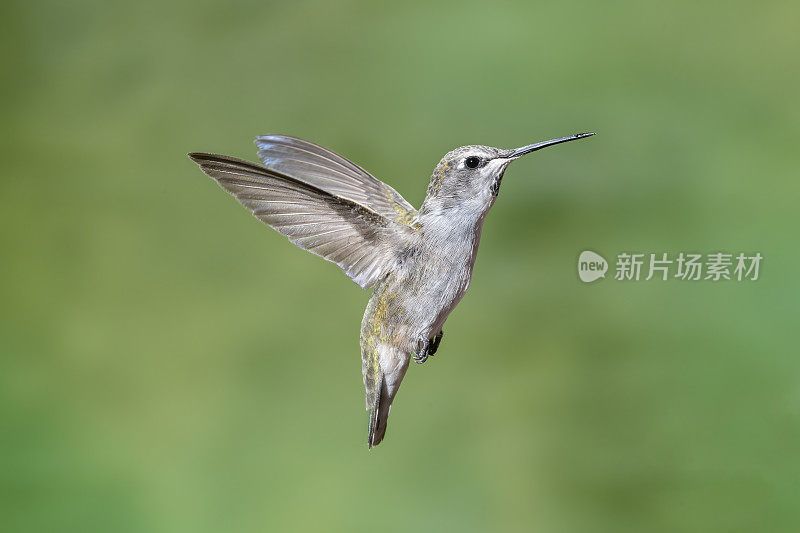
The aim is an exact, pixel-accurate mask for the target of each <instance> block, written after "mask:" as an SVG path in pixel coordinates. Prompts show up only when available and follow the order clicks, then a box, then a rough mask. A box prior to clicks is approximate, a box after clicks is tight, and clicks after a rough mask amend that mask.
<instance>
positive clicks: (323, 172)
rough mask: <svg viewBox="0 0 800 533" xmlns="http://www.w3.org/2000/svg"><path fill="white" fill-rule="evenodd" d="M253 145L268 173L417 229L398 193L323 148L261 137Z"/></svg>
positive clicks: (281, 137)
mask: <svg viewBox="0 0 800 533" xmlns="http://www.w3.org/2000/svg"><path fill="white" fill-rule="evenodd" d="M255 143H256V146H257V147H258V157H259V159H261V161H262V162H263V163H264V165H265V166H266V167H267V168H268V169H270V170H274V171H276V172H279V173H280V174H283V175H285V176H289V177H292V178H294V179H296V180H299V181H302V182H305V183H308V184H310V185H313V186H315V187H318V188H320V189H322V190H324V191H327V192H329V193H331V194H333V195H336V196H339V197H340V198H346V199H347V200H350V201H352V202H355V203H357V204H359V205H361V206H364V207H366V208H367V209H370V210H372V211H374V212H376V213H378V214H379V215H381V216H383V217H384V218H386V219H388V220H392V221H394V222H396V223H398V224H402V225H404V226H408V227H410V228H412V229H417V228H418V225H417V220H418V214H417V210H416V209H414V207H413V206H412V205H411V204H409V203H408V202H407V201H406V200H405V199H404V198H403V197H402V196H401V195H400V193H398V192H397V191H395V190H394V189H393V188H391V187H390V186H388V185H387V184H385V183H383V182H382V181H380V180H378V179H376V178H375V177H374V176H372V175H371V174H370V173H369V172H367V171H366V170H364V169H363V168H361V167H360V166H358V165H356V164H355V163H353V162H351V161H348V160H347V159H345V158H344V157H342V156H340V155H338V154H335V153H334V152H331V151H330V150H328V149H327V148H323V147H322V146H320V145H318V144H314V143H312V142H309V141H304V140H302V139H297V138H295V137H288V136H286V135H262V136H260V137H258V138H257V139H256V140H255Z"/></svg>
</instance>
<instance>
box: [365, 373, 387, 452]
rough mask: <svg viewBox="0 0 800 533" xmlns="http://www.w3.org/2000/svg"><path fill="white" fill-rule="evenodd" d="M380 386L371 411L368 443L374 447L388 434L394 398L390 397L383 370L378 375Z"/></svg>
mask: <svg viewBox="0 0 800 533" xmlns="http://www.w3.org/2000/svg"><path fill="white" fill-rule="evenodd" d="M378 383H379V385H378V387H379V390H378V391H376V392H377V394H375V401H374V402H373V403H372V406H371V407H370V411H369V437H367V445H368V446H369V447H370V448H373V447H375V446H377V445H378V444H380V443H381V441H382V440H383V437H384V435H386V423H387V422H388V421H389V411H391V409H392V398H390V397H389V393H388V389H387V387H386V380H385V377H384V374H383V372H381V373H380V375H379V376H378Z"/></svg>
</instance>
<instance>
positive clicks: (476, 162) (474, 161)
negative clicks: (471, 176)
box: [464, 155, 481, 168]
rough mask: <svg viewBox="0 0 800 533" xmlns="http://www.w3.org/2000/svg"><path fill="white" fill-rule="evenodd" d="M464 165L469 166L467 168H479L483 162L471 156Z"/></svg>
mask: <svg viewBox="0 0 800 533" xmlns="http://www.w3.org/2000/svg"><path fill="white" fill-rule="evenodd" d="M464 164H465V165H467V168H477V167H478V165H480V164H481V160H480V159H478V158H477V157H475V156H474V155H471V156H469V157H468V158H467V159H466V160H465V161H464Z"/></svg>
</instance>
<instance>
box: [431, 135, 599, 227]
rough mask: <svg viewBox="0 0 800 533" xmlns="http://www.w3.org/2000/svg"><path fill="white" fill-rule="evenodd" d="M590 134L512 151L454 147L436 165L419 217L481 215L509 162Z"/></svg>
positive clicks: (493, 196)
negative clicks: (464, 211)
mask: <svg viewBox="0 0 800 533" xmlns="http://www.w3.org/2000/svg"><path fill="white" fill-rule="evenodd" d="M591 135H594V133H578V134H577V135H571V136H569V137H561V138H559V139H552V140H550V141H544V142H539V143H535V144H530V145H528V146H523V147H521V148H513V149H502V148H493V147H491V146H481V145H473V146H462V147H460V148H456V149H455V150H453V151H451V152H448V153H447V154H446V155H445V156H444V157H443V158H442V160H441V161H439V164H438V165H436V169H435V170H434V171H433V176H431V182H430V184H429V185H428V193H427V196H426V198H425V202H424V203H423V206H422V210H421V211H420V214H421V215H422V214H425V213H443V212H446V211H447V210H450V209H453V208H458V209H467V210H468V211H472V212H475V213H477V214H485V213H486V211H488V209H489V208H490V207H491V206H492V204H493V203H494V199H495V198H496V197H497V194H498V192H499V190H500V182H501V181H502V179H503V173H504V172H505V171H506V168H507V167H508V165H509V164H511V162H512V161H515V160H517V159H519V158H520V157H522V156H523V155H526V154H529V153H531V152H535V151H537V150H541V149H542V148H546V147H548V146H553V145H555V144H560V143H564V142H568V141H574V140H576V139H583V138H585V137H589V136H591Z"/></svg>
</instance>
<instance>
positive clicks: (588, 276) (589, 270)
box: [578, 250, 608, 283]
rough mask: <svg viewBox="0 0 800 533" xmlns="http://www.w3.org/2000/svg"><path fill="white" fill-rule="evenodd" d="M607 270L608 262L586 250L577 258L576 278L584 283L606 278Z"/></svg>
mask: <svg viewBox="0 0 800 533" xmlns="http://www.w3.org/2000/svg"><path fill="white" fill-rule="evenodd" d="M607 270H608V262H607V261H606V260H605V259H604V258H603V256H601V255H599V254H596V253H594V252H592V251H589V250H586V251H583V252H581V255H580V257H578V277H579V278H581V281H583V282H584V283H591V282H593V281H596V280H598V279H600V278H604V277H606V271H607Z"/></svg>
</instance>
